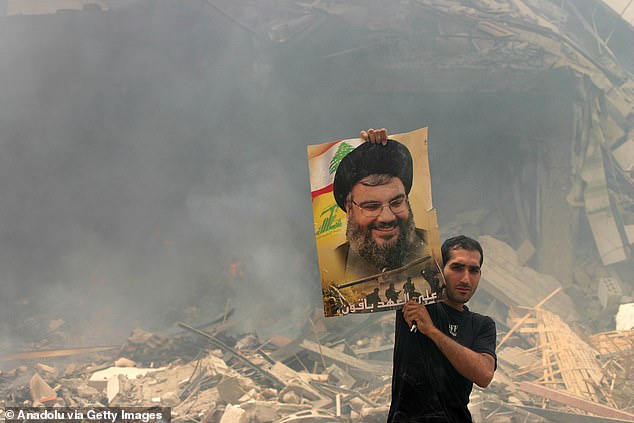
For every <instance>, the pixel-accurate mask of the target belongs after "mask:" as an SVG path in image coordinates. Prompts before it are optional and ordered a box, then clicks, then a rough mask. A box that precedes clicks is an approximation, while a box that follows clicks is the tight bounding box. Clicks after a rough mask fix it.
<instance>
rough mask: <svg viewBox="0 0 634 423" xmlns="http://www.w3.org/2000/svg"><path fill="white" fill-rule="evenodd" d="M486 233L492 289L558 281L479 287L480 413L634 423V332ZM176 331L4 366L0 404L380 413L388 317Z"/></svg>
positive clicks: (175, 413)
mask: <svg viewBox="0 0 634 423" xmlns="http://www.w3.org/2000/svg"><path fill="white" fill-rule="evenodd" d="M481 241H483V243H485V244H487V245H488V251H490V252H491V254H490V256H489V257H488V258H489V259H490V260H489V262H488V263H487V269H486V272H485V275H487V274H488V277H489V284H490V283H491V281H492V280H495V277H496V276H495V275H496V273H497V271H498V266H505V267H506V268H507V269H508V270H509V275H510V277H509V278H508V283H509V284H511V285H512V284H514V283H516V282H517V281H522V280H523V279H525V278H527V277H530V278H531V279H532V281H533V286H534V287H535V290H534V291H533V292H537V293H540V295H541V291H540V289H542V290H543V291H544V292H546V291H547V289H546V288H547V285H548V284H544V285H543V288H539V286H540V283H541V282H539V281H540V280H541V281H542V282H543V281H547V282H548V283H550V284H552V286H550V287H548V288H549V289H550V288H554V289H553V290H552V291H551V292H549V293H547V294H546V295H544V296H543V297H542V298H541V299H538V300H537V299H535V298H534V297H532V296H529V298H528V299H527V300H525V301H524V302H534V304H533V305H532V306H526V305H523V304H520V303H519V301H520V300H521V296H512V295H511V294H510V293H509V292H508V290H505V286H504V285H503V282H501V281H498V283H497V285H496V288H495V289H493V288H492V287H493V286H494V285H489V284H487V283H483V284H481V285H480V289H481V291H480V292H479V293H478V295H476V297H482V298H484V299H486V301H489V305H491V304H494V305H495V307H494V308H495V310H496V314H497V317H495V318H496V323H497V325H498V335H499V338H498V368H497V371H496V374H495V378H494V380H493V382H492V384H491V385H490V386H489V387H488V388H486V389H480V388H477V387H474V391H473V393H472V398H471V404H470V408H471V410H472V414H473V416H474V421H476V422H514V421H520V420H517V419H518V418H520V419H521V421H525V422H550V421H553V422H557V421H588V422H592V421H596V422H599V421H605V420H602V419H606V418H610V421H630V422H631V421H634V412H632V406H633V404H632V402H633V401H634V400H633V398H634V395H633V393H634V385H633V384H632V382H631V379H632V378H631V372H632V362H633V360H632V355H633V354H634V330H627V331H623V330H621V331H609V332H601V333H595V334H592V335H590V332H589V331H588V330H584V329H583V328H584V326H583V323H580V322H578V321H577V320H575V319H574V318H573V317H578V314H577V313H576V312H573V311H574V310H568V311H566V309H565V306H567V305H568V304H570V298H568V296H567V295H566V293H565V291H564V290H563V289H562V288H561V286H558V285H559V283H558V282H557V281H556V280H554V279H552V278H551V277H549V276H546V275H542V274H540V273H538V272H535V271H534V270H532V269H529V268H525V267H523V266H522V265H521V264H520V263H519V261H518V258H517V255H516V254H515V253H514V252H512V251H510V250H508V246H507V245H506V244H504V243H502V242H501V241H499V240H495V239H493V238H485V239H481ZM513 263H515V264H513ZM509 286H510V285H509ZM506 288H508V287H506ZM501 292H507V294H509V295H511V297H508V296H507V297H502V296H501ZM496 295H497V296H496ZM502 306H504V308H503V307H502ZM478 307H479V306H478ZM472 308H473V306H472ZM491 309H492V310H493V307H492V308H491ZM573 309H574V307H573ZM502 310H503V311H502ZM552 310H558V311H559V312H565V316H566V317H561V316H560V315H559V314H557V313H556V312H554V311H552ZM482 311H483V312H484V310H482ZM502 314H504V318H503V319H501V318H500V317H499V316H502ZM177 326H179V327H180V328H181V329H183V331H182V332H178V333H177V334H175V335H171V336H166V335H159V334H155V333H149V332H145V331H143V330H139V329H137V330H135V331H133V333H132V334H131V335H130V337H129V338H128V339H127V340H126V341H125V342H124V343H123V345H122V346H121V347H119V348H111V349H109V350H108V351H106V352H104V351H101V352H98V353H96V354H95V353H93V355H92V356H90V357H91V358H90V359H84V361H80V360H79V359H78V358H75V361H73V362H71V363H70V364H67V365H66V366H65V367H64V368H62V367H61V366H58V365H57V364H56V360H59V359H58V358H55V357H53V358H50V359H48V360H44V359H39V360H36V359H34V358H33V357H32V358H31V359H26V360H21V361H20V363H19V364H17V363H16V366H15V367H13V368H11V369H10V370H7V371H4V372H2V373H0V397H1V398H3V404H2V405H4V406H13V405H23V406H31V405H33V406H46V407H50V406H64V405H66V406H72V407H89V406H100V407H105V406H113V407H114V406H119V407H123V406H143V407H148V406H161V407H170V408H171V412H172V419H173V421H176V422H205V423H214V422H220V423H232V422H239V423H263V422H279V423H282V422H285V423H287V422H300V421H301V422H383V421H385V418H386V415H387V412H388V409H389V401H390V382H391V356H392V348H393V342H394V340H393V326H394V313H392V312H387V313H376V314H369V315H364V316H348V317H346V318H339V319H325V318H323V317H322V314H321V310H315V311H314V313H312V315H311V316H308V317H307V319H306V322H305V324H304V326H303V328H302V329H301V330H300V334H301V335H300V336H298V337H296V338H295V339H289V338H286V337H284V336H272V337H270V338H269V339H267V340H265V341H263V340H260V339H259V338H258V337H257V335H256V334H252V333H251V334H230V333H229V331H228V330H227V329H226V328H227V327H228V325H226V323H225V322H222V323H216V324H213V325H206V326H203V327H198V328H196V327H192V326H189V325H187V324H185V323H178V325H177ZM0 359H2V358H1V357H0ZM4 361H5V362H6V360H4ZM5 364H6V363H5ZM566 419H568V420H566ZM580 419H583V420H580Z"/></svg>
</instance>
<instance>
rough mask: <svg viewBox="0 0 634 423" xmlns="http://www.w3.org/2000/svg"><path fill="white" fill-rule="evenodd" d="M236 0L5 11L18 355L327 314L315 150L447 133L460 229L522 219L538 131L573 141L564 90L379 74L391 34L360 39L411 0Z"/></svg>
mask: <svg viewBox="0 0 634 423" xmlns="http://www.w3.org/2000/svg"><path fill="white" fill-rule="evenodd" d="M224 6H225V7H226V8H227V9H226V10H225V12H228V13H229V14H230V15H231V16H239V17H240V19H241V20H240V21H236V20H235V19H232V18H230V17H228V16H227V14H226V13H225V14H223V13H220V12H219V11H218V10H216V9H214V8H212V7H210V6H209V4H207V3H203V2H194V1H185V2H182V1H168V0H162V1H138V2H132V3H130V4H129V5H120V7H118V8H116V9H113V10H108V11H106V10H102V11H100V10H95V9H94V8H89V9H88V10H84V11H77V12H69V11H65V12H58V13H57V14H54V15H42V16H10V17H4V18H0V19H1V20H2V22H1V24H0V54H2V56H3V61H2V63H3V64H2V66H0V78H1V82H2V87H3V94H2V96H3V97H2V98H3V101H2V103H1V105H0V127H1V128H2V131H1V134H0V193H2V200H1V201H2V203H1V205H0V210H1V212H0V213H1V216H0V280H1V283H0V298H1V301H2V306H1V310H0V321H1V322H2V323H1V326H0V335H2V338H3V339H4V340H5V341H3V343H2V344H0V351H1V350H15V349H16V348H17V349H19V347H21V346H24V345H30V343H37V342H41V341H42V339H48V342H49V343H50V344H51V345H57V346H59V345H69V346H70V345H94V344H104V343H110V342H120V341H121V340H122V339H123V338H124V337H125V336H126V335H127V334H128V333H129V332H130V330H131V329H132V328H134V327H142V328H145V329H149V330H164V329H165V328H169V327H173V325H174V323H175V322H176V321H178V320H185V321H189V322H194V323H201V322H204V321H205V320H206V319H211V318H213V317H215V316H217V315H218V314H220V313H222V312H223V311H224V310H225V309H226V307H227V306H230V307H235V309H236V314H235V316H234V317H233V318H234V319H235V320H236V321H238V322H239V325H238V327H239V329H240V330H243V331H257V332H258V333H259V334H261V335H268V334H273V333H280V334H285V335H289V336H292V335H293V334H294V333H295V331H297V330H298V328H299V327H300V326H301V323H302V322H303V321H304V320H305V318H306V316H307V315H308V311H310V310H312V309H313V308H315V307H316V308H320V307H321V295H320V286H319V275H318V269H317V259H316V252H315V241H314V236H313V222H312V211H311V204H310V188H309V181H308V166H307V158H306V145H307V144H316V143H320V142H325V141H330V140H334V139H341V138H351V137H355V136H357V134H358V132H359V130H361V129H365V128H368V127H372V126H374V127H383V126H384V127H387V128H388V129H389V130H390V131H391V132H406V131H410V130H414V129H416V128H420V127H424V126H429V127H430V162H431V170H432V180H433V189H434V203H435V206H436V208H437V209H438V210H439V223H440V225H441V227H443V226H446V225H448V224H449V223H451V221H452V218H453V216H454V215H455V213H458V212H460V211H463V210H468V209H470V208H477V207H485V208H496V209H497V210H498V212H499V213H500V214H513V213H515V210H514V209H513V207H512V206H510V204H512V201H511V200H510V199H511V198H512V193H511V192H510V188H509V187H508V184H507V183H506V181H508V179H509V176H510V175H512V174H513V172H517V171H518V170H517V169H518V166H520V164H521V163H523V162H525V161H530V160H532V159H531V158H527V156H526V151H525V149H524V147H523V143H525V142H526V134H531V136H532V137H535V139H539V137H541V136H545V134H548V135H549V136H561V137H564V136H566V135H567V134H568V132H566V131H567V129H566V128H564V127H563V124H562V123H561V122H569V120H570V114H571V111H570V110H569V108H566V107H565V104H567V103H565V104H564V103H562V101H561V100H559V99H558V97H557V96H556V95H551V96H543V95H529V94H526V93H511V92H493V93H478V92H476V91H475V89H474V91H472V92H471V91H467V92H466V93H465V92H464V91H462V92H456V93H452V92H451V91H449V92H447V91H443V92H440V91H442V90H440V91H436V90H435V89H434V87H430V86H422V87H421V89H420V91H418V92H410V91H408V90H403V89H395V90H390V89H388V88H386V87H385V86H380V84H375V83H374V82H373V81H374V79H375V78H376V79H377V80H383V81H385V77H386V72H387V73H389V71H388V70H386V69H385V67H380V68H379V67H373V64H383V63H382V60H383V59H382V57H383V55H386V54H387V53H386V51H389V49H386V47H388V46H386V45H385V43H386V42H387V41H381V40H379V42H378V44H377V45H376V46H373V45H369V46H366V45H363V46H362V48H358V44H359V43H358V42H357V41H358V40H357V38H362V37H363V36H365V35H366V34H367V31H368V30H367V29H364V25H365V24H364V22H363V19H364V18H363V16H369V15H376V16H381V15H380V13H381V12H383V13H388V12H389V7H390V5H385V6H377V5H374V6H372V7H373V8H375V9H376V8H378V9H377V10H372V11H369V10H368V11H366V12H367V14H364V15H362V16H359V20H358V21H354V22H350V27H349V28H347V24H345V23H343V22H342V21H341V18H340V17H338V16H337V15H335V14H333V15H331V16H328V17H325V14H323V13H315V15H314V18H312V17H311V18H307V17H306V16H304V15H302V13H303V12H302V10H303V9H301V8H300V7H299V6H298V5H293V6H292V7H291V6H289V7H288V8H280V9H279V10H278V9H274V8H269V7H266V6H267V5H266V4H260V5H254V4H252V3H248V5H245V6H244V7H243V8H242V9H241V6H240V5H239V4H233V3H227V4H225V5H224ZM381 8H383V9H381ZM406 9H407V7H405V6H401V7H400V9H399V10H397V11H396V12H398V13H397V14H398V15H399V16H400V18H399V19H406V18H407V16H408V14H407V13H404V12H405V11H407V10H406ZM298 10H299V12H298ZM417 10H418V9H417ZM300 12H301V13H300ZM275 13H277V14H278V15H276V16H273V15H274V14H275ZM285 25H286V26H285ZM315 28H316V29H315ZM271 31H272V32H271ZM359 34H361V35H359ZM280 37H282V38H284V37H286V38H284V41H285V42H279V41H280ZM272 39H273V40H276V41H273V40H272ZM381 43H383V44H381ZM387 43H388V44H389V42H387ZM377 58H378V59H377ZM395 75H397V74H395ZM398 75H400V74H398ZM565 89H566V87H563V88H562V90H565ZM562 92H563V91H562ZM536 122H537V123H538V124H536ZM553 134H554V135H553ZM533 141H534V140H533ZM492 204H494V205H495V207H492ZM589 242H592V241H589ZM59 319H61V320H63V321H64V322H65V323H64V324H63V325H62V326H60V327H59V328H56V324H55V322H58V321H59ZM51 322H52V323H51ZM58 323H59V322H58ZM56 334H57V335H56ZM61 334H63V337H62V335H61ZM58 335H59V336H58ZM56 336H57V338H56Z"/></svg>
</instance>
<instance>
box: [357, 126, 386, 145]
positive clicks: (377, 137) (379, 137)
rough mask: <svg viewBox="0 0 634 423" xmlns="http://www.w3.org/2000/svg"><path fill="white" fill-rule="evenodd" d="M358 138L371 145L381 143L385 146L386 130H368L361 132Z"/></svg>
mask: <svg viewBox="0 0 634 423" xmlns="http://www.w3.org/2000/svg"><path fill="white" fill-rule="evenodd" d="M360 137H361V139H362V140H364V141H369V142H371V143H376V144H378V143H381V144H383V145H386V144H387V129H385V128H381V129H372V128H370V129H368V130H367V131H361V134H360Z"/></svg>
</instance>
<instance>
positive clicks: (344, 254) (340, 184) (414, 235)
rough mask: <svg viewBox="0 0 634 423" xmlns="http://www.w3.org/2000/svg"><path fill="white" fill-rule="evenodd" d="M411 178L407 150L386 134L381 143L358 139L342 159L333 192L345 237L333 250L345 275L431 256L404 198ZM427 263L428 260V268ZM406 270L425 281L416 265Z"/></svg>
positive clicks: (372, 271)
mask: <svg viewBox="0 0 634 423" xmlns="http://www.w3.org/2000/svg"><path fill="white" fill-rule="evenodd" d="M366 139H367V138H366ZM380 144H382V145H380ZM412 178H413V170H412V156H411V154H410V152H409V150H408V149H407V148H406V147H405V146H404V145H402V144H400V143H399V142H397V141H394V140H388V139H387V136H386V137H385V140H384V142H382V143H375V142H366V143H363V144H361V145H360V146H359V147H357V148H356V149H354V150H353V151H351V152H350V153H349V154H347V155H346V156H345V157H344V158H343V159H342V160H341V163H340V164H339V166H338V168H337V171H336V173H335V179H334V183H333V194H334V197H335V200H336V202H337V204H338V205H339V207H340V208H341V209H342V210H343V211H345V212H346V217H347V228H346V240H347V241H346V242H345V243H344V244H342V245H340V246H338V247H337V248H336V250H335V256H336V259H337V260H339V262H340V263H341V265H342V267H343V269H344V281H351V280H355V279H359V278H363V277H366V276H372V275H376V274H379V273H381V272H383V271H385V270H391V269H396V268H399V267H402V266H404V265H406V264H408V263H411V262H412V261H413V260H415V259H419V258H422V257H427V256H431V249H430V248H429V245H428V243H427V240H426V233H425V231H424V230H422V229H418V228H416V226H415V224H414V215H413V213H412V209H411V207H410V204H409V199H408V194H409V192H410V189H411V187H412ZM430 265H431V261H430V263H428V264H427V267H428V268H429V269H431V266H430ZM428 272H430V273H431V270H428ZM409 273H410V276H418V278H419V279H420V280H421V281H422V282H423V283H424V279H422V277H421V266H418V267H416V268H413V269H411V270H410V272H409ZM424 276H426V277H428V278H430V277H431V276H432V275H427V274H425V275H424Z"/></svg>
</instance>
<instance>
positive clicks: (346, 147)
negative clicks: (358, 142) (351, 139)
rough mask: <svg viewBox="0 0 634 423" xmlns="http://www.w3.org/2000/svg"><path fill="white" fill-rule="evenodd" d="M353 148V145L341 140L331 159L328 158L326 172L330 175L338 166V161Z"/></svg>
mask: <svg viewBox="0 0 634 423" xmlns="http://www.w3.org/2000/svg"><path fill="white" fill-rule="evenodd" d="M352 150H354V147H353V146H351V145H350V144H348V143H347V142H342V143H341V144H339V148H337V152H336V153H335V155H334V156H333V158H332V160H330V167H329V168H328V173H329V174H330V175H332V174H333V173H335V172H336V171H337V168H338V167H339V163H341V160H343V158H344V157H346V155H347V154H348V153H349V152H351V151H352Z"/></svg>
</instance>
